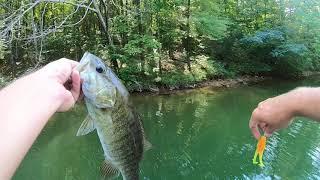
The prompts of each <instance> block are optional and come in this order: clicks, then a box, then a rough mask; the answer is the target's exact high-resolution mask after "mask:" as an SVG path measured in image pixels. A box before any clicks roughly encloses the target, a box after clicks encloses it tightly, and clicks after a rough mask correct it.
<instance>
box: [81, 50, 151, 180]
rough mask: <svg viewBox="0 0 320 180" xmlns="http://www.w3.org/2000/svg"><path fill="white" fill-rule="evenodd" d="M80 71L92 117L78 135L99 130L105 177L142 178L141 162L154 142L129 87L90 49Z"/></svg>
mask: <svg viewBox="0 0 320 180" xmlns="http://www.w3.org/2000/svg"><path fill="white" fill-rule="evenodd" d="M77 70H78V71H79V73H80V78H81V80H82V85H81V88H82V92H83V95H84V102H85V105H86V107H87V111H88V116H87V117H86V118H85V120H84V121H83V122H82V124H81V125H80V128H79V129H78V132H77V134H76V135H77V136H83V135H86V134H88V133H90V132H92V131H94V130H96V132H97V134H98V137H99V139H100V143H101V146H102V148H103V152H104V157H105V160H104V162H103V164H102V167H101V171H102V174H103V176H104V177H106V178H111V177H114V176H119V174H121V175H122V178H123V179H124V180H138V179H139V163H140V161H141V160H142V157H143V153H144V152H145V151H146V150H148V149H150V148H151V144H150V142H148V141H147V140H146V139H145V135H144V129H143V125H142V121H141V118H140V116H139V114H138V113H137V112H136V111H135V110H134V107H133V105H132V103H131V102H130V99H129V92H128V90H127V89H126V87H125V86H124V85H123V84H122V82H121V80H120V79H119V78H118V77H117V76H116V74H115V73H114V72H113V71H112V70H111V68H110V67H108V66H106V65H105V63H104V62H103V61H102V60H101V59H100V58H99V57H97V56H95V55H93V54H91V53H89V52H86V53H85V54H84V55H83V57H82V58H81V60H80V63H79V65H78V66H77Z"/></svg>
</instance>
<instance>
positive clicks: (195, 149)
mask: <svg viewBox="0 0 320 180" xmlns="http://www.w3.org/2000/svg"><path fill="white" fill-rule="evenodd" d="M318 79H319V80H318ZM317 85H320V78H317V77H314V78H308V80H299V81H283V80H272V81H265V82H262V83H259V84H256V85H250V86H238V87H233V88H228V89H211V88H202V89H197V90H191V91H187V92H180V93H177V94H172V95H160V96H152V95H134V96H133V97H132V100H133V102H134V104H135V106H136V107H137V110H138V111H139V112H140V113H141V115H142V118H143V123H144V126H145V131H146V136H147V138H148V140H149V141H150V142H151V143H152V144H153V147H152V149H151V150H149V151H147V152H146V153H145V155H144V158H143V160H142V162H141V168H140V179H146V180H148V179H150V180H154V179H161V180H177V179H194V180H198V179H319V178H320V125H319V124H317V123H315V122H313V121H310V120H307V119H304V118H300V117H299V118H296V119H295V121H294V123H293V124H291V125H290V127H289V128H287V129H285V130H281V131H280V132H277V133H275V134H274V135H273V136H272V137H271V138H270V139H268V141H267V147H266V150H265V155H264V164H265V167H264V168H260V167H259V166H257V165H253V164H252V157H253V155H254V151H255V146H256V140H255V139H254V138H253V137H252V135H251V133H250V131H249V128H248V121H249V118H250V115H251V112H252V110H253V109H254V108H255V107H256V105H257V104H258V103H259V102H260V101H262V100H264V99H266V98H268V97H270V96H275V95H278V94H280V93H283V92H286V91H288V90H290V89H292V88H295V87H297V86H317ZM85 116H86V110H85V108H84V106H83V105H77V106H76V107H75V108H74V109H73V110H72V111H70V112H67V113H58V114H56V115H55V116H54V117H53V118H52V119H51V120H50V122H49V123H48V124H47V126H46V127H45V129H44V130H43V132H42V133H41V135H40V136H39V137H38V139H37V140H36V142H35V144H34V145H33V146H32V148H31V150H30V151H29V153H28V154H27V156H26V157H25V159H24V160H23V162H22V164H21V166H20V167H19V169H18V170H17V172H16V174H15V176H14V178H13V179H16V180H33V179H35V180H38V179H46V180H51V179H52V180H57V179H64V180H82V179H83V180H87V179H88V180H89V179H90V180H91V179H101V177H100V171H99V167H100V165H101V162H102V161H103V151H102V148H101V145H100V142H99V139H98V136H97V134H96V132H95V131H94V132H93V133H90V134H89V135H87V136H81V137H76V136H75V134H76V132H77V129H78V128H79V126H80V124H81V122H82V120H83V119H84V118H85ZM117 179H121V177H119V178H117Z"/></svg>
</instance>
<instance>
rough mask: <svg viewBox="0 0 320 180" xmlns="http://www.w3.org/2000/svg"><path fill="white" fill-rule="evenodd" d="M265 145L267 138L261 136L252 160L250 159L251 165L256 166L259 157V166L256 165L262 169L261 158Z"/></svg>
mask: <svg viewBox="0 0 320 180" xmlns="http://www.w3.org/2000/svg"><path fill="white" fill-rule="evenodd" d="M266 143H267V137H266V136H261V137H260V138H259V140H258V143H257V148H256V151H255V153H254V156H253V159H252V163H253V164H258V161H257V156H258V155H259V164H258V165H259V166H260V167H264V164H263V160H262V157H263V152H264V150H265V148H266Z"/></svg>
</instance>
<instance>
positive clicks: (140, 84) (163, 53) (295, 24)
mask: <svg viewBox="0 0 320 180" xmlns="http://www.w3.org/2000/svg"><path fill="white" fill-rule="evenodd" d="M86 51H89V52H91V53H94V54H96V55H97V56H99V57H101V58H102V59H103V60H104V61H105V62H106V63H107V64H108V65H109V66H110V67H111V68H112V69H113V70H114V71H115V72H116V73H117V74H118V76H119V77H120V79H122V81H123V82H124V83H125V85H126V86H127V87H128V89H129V90H131V91H133V90H140V91H141V90H150V89H153V88H155V87H168V88H171V87H185V86H188V85H192V84H195V83H199V82H203V81H209V80H214V79H221V78H222V79H223V78H235V77H239V76H242V75H249V76H271V77H281V78H299V77H301V76H302V75H303V73H305V72H317V71H319V70H320V1H318V0H83V1H82V0H69V1H68V0H21V1H17V0H0V74H1V75H0V83H1V81H4V79H12V78H15V77H18V76H20V75H22V74H23V73H25V71H27V70H30V69H35V68H39V67H41V66H43V65H45V64H47V63H49V62H51V61H54V60H57V59H59V58H62V57H67V58H70V59H74V60H77V61H79V60H80V59H81V57H82V55H83V54H84V53H85V52H86Z"/></svg>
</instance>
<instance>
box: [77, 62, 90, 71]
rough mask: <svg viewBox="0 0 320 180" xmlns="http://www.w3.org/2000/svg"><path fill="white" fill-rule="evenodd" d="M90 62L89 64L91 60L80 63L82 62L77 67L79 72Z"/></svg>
mask: <svg viewBox="0 0 320 180" xmlns="http://www.w3.org/2000/svg"><path fill="white" fill-rule="evenodd" d="M88 64H89V61H87V62H85V63H80V64H79V65H78V66H77V67H76V69H77V70H78V71H79V72H82V71H83V70H84V69H85V67H86V66H87V65H88Z"/></svg>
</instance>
